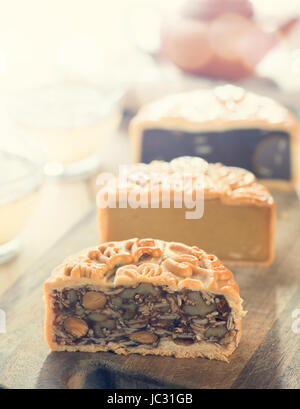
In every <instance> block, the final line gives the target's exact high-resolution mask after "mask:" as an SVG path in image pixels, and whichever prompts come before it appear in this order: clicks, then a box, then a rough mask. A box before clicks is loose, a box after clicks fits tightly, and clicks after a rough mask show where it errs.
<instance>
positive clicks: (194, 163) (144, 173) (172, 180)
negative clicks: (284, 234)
mask: <svg viewBox="0 0 300 409" xmlns="http://www.w3.org/2000/svg"><path fill="white" fill-rule="evenodd" d="M184 177H190V178H191V180H193V185H192V189H193V190H194V191H196V190H197V189H203V193H204V198H205V199H209V198H211V199H215V198H219V199H220V200H222V201H224V202H227V203H231V204H235V203H236V204H243V203H244V204H257V205H261V206H270V207H272V206H274V199H273V197H272V195H271V193H270V191H269V190H268V188H267V187H266V186H264V185H262V184H261V183H258V182H257V179H256V177H255V176H254V174H253V173H252V172H249V171H248V170H245V169H242V168H238V167H230V166H225V165H223V164H221V163H208V162H206V161H205V160H204V159H202V158H198V157H190V156H182V157H179V158H176V159H173V160H172V161H171V162H165V161H152V162H151V163H149V164H144V163H139V164H133V165H129V166H128V167H127V173H126V179H124V181H123V179H122V178H118V179H117V183H115V182H116V180H115V178H114V177H112V178H111V179H105V181H104V183H103V184H101V180H100V179H101V175H100V178H99V179H98V180H99V183H98V185H99V192H101V191H102V193H104V191H107V192H109V191H111V190H112V189H116V190H117V194H118V197H119V196H120V192H122V191H124V190H126V191H127V192H129V191H133V190H134V191H136V190H140V191H141V192H143V193H144V194H147V193H148V194H149V195H150V194H151V189H153V187H155V188H156V187H158V189H159V191H160V194H161V193H162V192H163V191H164V190H165V186H166V185H167V186H168V188H170V191H171V193H172V192H173V193H174V184H175V185H176V189H178V190H180V187H178V186H179V185H178V183H176V182H178V181H180V180H179V179H181V178H184ZM124 182H126V183H124ZM166 182H167V184H166ZM183 190H184V185H182V191H183ZM99 207H100V206H99Z"/></svg>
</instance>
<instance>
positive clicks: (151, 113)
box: [130, 84, 300, 189]
mask: <svg viewBox="0 0 300 409" xmlns="http://www.w3.org/2000/svg"><path fill="white" fill-rule="evenodd" d="M130 136H131V148H132V158H133V161H134V162H144V163H149V162H151V161H152V160H166V161H169V160H171V159H174V158H176V157H178V156H184V155H188V156H199V157H202V158H203V159H205V160H207V161H208V162H222V163H223V164H224V165H226V166H237V167H240V168H244V169H247V170H249V171H251V172H252V173H254V174H255V176H256V177H257V178H259V179H262V180H263V183H265V184H268V186H269V187H275V188H282V189H290V188H294V187H295V185H296V183H297V180H298V177H299V165H298V158H299V152H300V150H299V149H300V148H299V124H298V122H297V120H296V118H295V116H294V115H293V114H292V112H291V111H289V110H288V109H287V108H285V107H284V106H283V105H281V104H279V103H278V102H277V101H275V100H273V99H271V98H267V97H265V96H261V95H257V94H254V93H253V92H249V91H246V90H245V89H243V88H241V87H236V86H233V85H230V84H226V85H222V86H218V87H215V88H210V89H199V90H194V91H190V92H185V93H181V94H175V95H169V96H167V97H165V98H162V99H160V100H158V101H155V102H153V103H151V104H148V105H145V106H144V107H142V108H141V110H140V111H139V113H138V114H137V116H136V117H135V118H133V120H132V122H131V124H130Z"/></svg>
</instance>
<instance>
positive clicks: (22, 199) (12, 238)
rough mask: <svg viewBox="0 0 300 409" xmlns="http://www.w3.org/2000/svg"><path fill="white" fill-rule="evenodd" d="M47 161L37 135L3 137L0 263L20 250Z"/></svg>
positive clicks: (0, 162) (1, 148)
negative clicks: (22, 236)
mask: <svg viewBox="0 0 300 409" xmlns="http://www.w3.org/2000/svg"><path fill="white" fill-rule="evenodd" d="M45 161H46V152H45V149H44V146H43V145H42V144H41V143H39V142H38V141H36V140H34V139H33V138H30V139H29V138H26V140H24V139H23V138H17V137H11V136H10V137H3V136H2V137H1V139H0V226H1V229H0V263H3V262H5V261H7V260H9V259H11V258H12V257H13V256H14V255H15V254H16V253H17V252H18V250H19V246H20V233H21V231H22V229H23V227H24V225H25V224H26V222H27V221H28V219H29V217H30V215H31V214H32V212H33V210H34V205H35V203H36V201H37V198H38V191H39V188H40V186H41V183H42V180H43V168H44V165H45Z"/></svg>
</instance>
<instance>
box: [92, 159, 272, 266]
mask: <svg viewBox="0 0 300 409" xmlns="http://www.w3.org/2000/svg"><path fill="white" fill-rule="evenodd" d="M188 174H190V175H191V179H192V182H193V183H190V185H191V188H190V191H191V193H192V194H191V198H192V199H194V200H193V201H192V203H190V204H189V203H188V202H186V201H185V198H186V197H188V195H186V188H187V186H188V185H186V183H184V175H188ZM201 175H203V178H201ZM198 179H199V180H198ZM125 181H126V184H124V185H123V184H122V180H121V178H120V179H118V180H117V182H118V183H117V184H116V195H115V197H116V201H115V203H110V202H109V201H107V202H104V201H103V202H101V201H100V200H98V206H99V216H98V217H99V228H100V237H101V240H102V241H104V242H105V241H112V240H125V239H126V238H128V237H135V236H138V237H147V236H148V235H149V236H150V237H153V238H160V239H162V240H166V241H173V240H174V241H182V242H184V243H186V244H188V245H196V246H198V247H199V248H203V249H205V250H206V251H208V252H209V253H212V254H216V255H217V257H219V258H220V259H221V260H222V261H223V262H224V263H226V264H227V263H231V264H240V265H241V264H252V265H269V264H270V263H271V262H272V261H273V258H274V233H275V202H274V199H273V197H272V196H271V194H270V192H269V191H268V189H267V188H266V187H264V186H263V185H261V184H259V183H257V181H256V178H255V176H254V175H253V174H252V173H250V172H248V171H246V170H244V169H240V168H235V167H227V166H224V165H222V164H220V163H214V164H208V163H207V162H206V161H204V160H203V159H201V158H196V157H182V158H177V159H174V160H172V161H171V162H163V161H154V162H152V163H150V164H148V165H146V164H136V165H132V166H131V167H129V168H128V173H127V180H125ZM114 182H115V179H113V178H112V179H111V180H107V181H106V182H105V183H104V185H103V186H102V187H101V188H100V190H99V193H98V198H100V197H105V196H106V193H107V192H110V191H113V189H114V184H113V183H114ZM154 182H155V183H154ZM198 182H199V186H197V183H198ZM201 185H202V190H201ZM167 188H170V189H169V191H168V190H167ZM124 193H125V194H126V196H127V202H125V203H124V202H123V196H124ZM156 193H157V202H158V203H155V201H154V203H153V202H152V197H153V196H154V198H155V194H156ZM139 194H140V197H141V198H143V199H144V200H140V201H139V202H137V203H136V205H135V204H134V203H132V202H131V199H132V197H133V198H134V197H135V196H137V197H138V196H139ZM166 196H168V197H170V203H167V207H164V204H163V203H162V201H163V199H165V197H166ZM178 197H179V198H182V202H181V203H179V204H178V201H176V200H177V199H178ZM191 205H192V207H191ZM201 211H203V214H202V213H201ZM189 217H190V218H189Z"/></svg>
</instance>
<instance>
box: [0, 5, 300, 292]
mask: <svg viewBox="0 0 300 409" xmlns="http://www.w3.org/2000/svg"><path fill="white" fill-rule="evenodd" d="M0 4H1V8H0V9H1V13H0V128H1V133H0V170H1V172H0V262H1V263H2V266H1V267H0V292H3V291H5V289H6V288H8V286H9V285H10V284H11V283H12V282H13V281H15V280H16V278H17V277H18V276H19V275H20V274H21V273H22V272H24V271H26V269H28V267H29V266H30V265H31V264H32V263H33V262H34V261H35V260H36V259H38V258H39V257H41V256H42V254H43V253H44V252H45V251H46V250H47V249H48V248H49V247H50V246H51V245H53V244H54V243H55V241H57V240H58V239H59V238H60V237H61V236H62V235H63V234H64V233H66V232H67V231H68V230H69V229H70V228H71V227H72V225H74V223H76V222H77V221H78V220H79V219H80V218H81V217H83V215H84V214H85V213H86V212H88V211H89V210H90V209H91V208H92V207H93V206H95V192H96V186H95V177H96V175H97V173H99V172H100V171H103V170H105V171H107V170H114V169H116V167H117V165H118V164H121V163H129V162H130V147H129V140H128V135H127V127H128V123H129V120H130V118H131V117H132V116H133V115H135V113H136V112H137V111H138V109H139V108H140V107H141V106H142V105H143V104H145V103H148V102H150V101H152V100H155V99H158V98H160V97H162V96H164V95H167V94H170V93H176V92H181V91H187V90H191V89H196V88H203V87H204V88H205V87H211V86H212V85H215V84H221V83H224V82H233V83H237V84H240V85H242V86H244V87H246V88H248V89H250V90H253V91H255V92H258V93H260V94H264V95H267V96H271V97H274V98H276V99H277V100H279V101H280V102H282V103H283V104H285V105H286V106H288V107H289V108H290V109H292V110H293V111H294V112H295V113H296V115H298V113H299V107H300V99H299V96H300V1H299V0H288V1H284V0H278V1H276V2H274V1H272V0H252V1H250V0H249V1H246V0H243V1H242V0H189V1H182V0H180V1H179V0H178V1H177V0H165V1H163V2H162V1H158V0H138V1H137V0H110V1H109V2H108V1H104V0H84V1H83V0H77V1H71V0H51V1H50V0H26V1H22V0H10V1H9V2H8V1H5V0H1V1H0ZM21 243H22V245H21ZM16 256H17V257H16Z"/></svg>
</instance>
